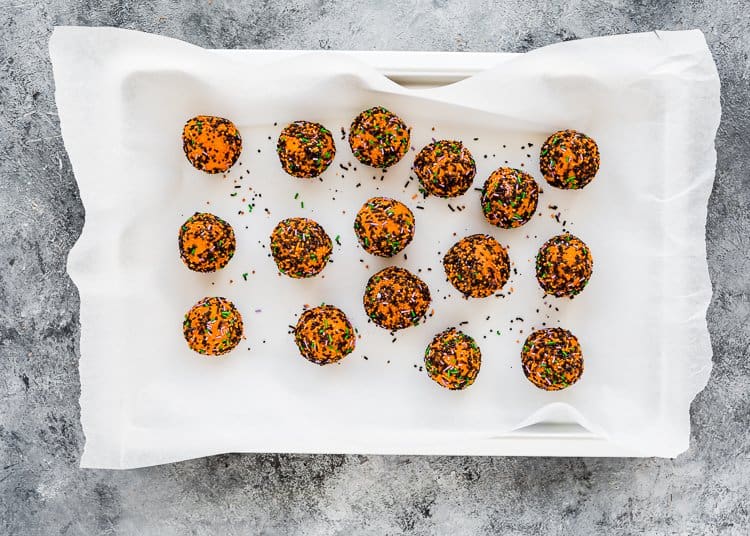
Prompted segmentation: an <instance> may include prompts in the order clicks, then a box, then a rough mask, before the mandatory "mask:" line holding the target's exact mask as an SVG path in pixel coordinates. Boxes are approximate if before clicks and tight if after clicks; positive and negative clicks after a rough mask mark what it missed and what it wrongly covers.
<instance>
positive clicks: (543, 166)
mask: <svg viewBox="0 0 750 536" xmlns="http://www.w3.org/2000/svg"><path fill="white" fill-rule="evenodd" d="M539 169H540V170H541V171H542V175H544V179H545V180H546V181H547V182H548V183H550V184H551V185H552V186H554V187H555V188H562V189H564V190H576V189H578V188H583V187H584V186H586V185H587V184H588V183H590V182H591V181H592V180H593V179H594V176H595V175H596V172H597V171H599V147H598V146H597V145H596V142H595V141H594V140H593V139H591V138H589V137H588V136H587V135H586V134H583V133H581V132H576V131H575V130H560V131H559V132H555V133H554V134H552V136H550V137H549V138H547V141H545V142H544V145H542V149H541V151H540V153H539Z"/></svg>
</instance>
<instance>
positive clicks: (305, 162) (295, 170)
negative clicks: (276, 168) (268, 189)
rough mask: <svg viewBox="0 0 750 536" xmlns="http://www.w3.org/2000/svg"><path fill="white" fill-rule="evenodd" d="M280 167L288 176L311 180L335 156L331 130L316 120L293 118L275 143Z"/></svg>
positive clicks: (321, 171) (325, 167)
mask: <svg viewBox="0 0 750 536" xmlns="http://www.w3.org/2000/svg"><path fill="white" fill-rule="evenodd" d="M276 153H277V154H278V155H279V161H280V162H281V167H282V168H284V171H286V172H287V173H288V174H289V175H292V176H293V177H299V178H303V179H312V178H314V177H317V176H319V175H320V174H321V173H323V172H324V171H325V170H326V169H328V166H329V165H331V162H333V158H334V156H336V145H335V144H334V142H333V136H332V135H331V131H330V130H328V129H327V128H325V127H324V126H323V125H321V124H319V123H311V122H309V121H295V122H294V123H290V124H288V125H287V126H286V127H284V130H282V131H281V134H280V135H279V141H278V142H277V144H276Z"/></svg>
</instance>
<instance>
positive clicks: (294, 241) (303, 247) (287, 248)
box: [271, 218, 333, 279]
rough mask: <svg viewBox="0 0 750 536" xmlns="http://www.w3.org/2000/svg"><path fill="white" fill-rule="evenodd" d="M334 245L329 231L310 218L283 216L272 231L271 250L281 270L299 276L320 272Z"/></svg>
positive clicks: (309, 275)
mask: <svg viewBox="0 0 750 536" xmlns="http://www.w3.org/2000/svg"><path fill="white" fill-rule="evenodd" d="M332 249H333V243H332V242H331V237H330V236H328V233H326V232H325V230H324V229H323V227H321V226H320V224H318V223H317V222H315V221H313V220H310V219H308V218H287V219H285V220H282V221H280V222H279V223H278V224H276V227H274V229H273V232H272V233H271V254H272V255H273V260H274V261H276V266H277V268H278V269H279V272H281V273H282V274H285V275H288V276H289V277H292V278H295V279H299V278H305V277H313V276H316V275H318V274H319V273H320V272H321V271H322V270H323V268H325V267H326V264H328V259H329V258H330V257H331V250H332Z"/></svg>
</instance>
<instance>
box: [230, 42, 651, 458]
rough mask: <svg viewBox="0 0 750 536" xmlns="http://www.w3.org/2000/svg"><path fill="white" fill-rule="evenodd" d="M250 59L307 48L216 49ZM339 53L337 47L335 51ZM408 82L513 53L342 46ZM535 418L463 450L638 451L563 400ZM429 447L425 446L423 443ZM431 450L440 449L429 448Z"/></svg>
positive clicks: (442, 80)
mask: <svg viewBox="0 0 750 536" xmlns="http://www.w3.org/2000/svg"><path fill="white" fill-rule="evenodd" d="M216 52H218V53H221V54H225V55H228V56H231V57H232V58H234V59H240V60H242V61H244V62H247V63H250V64H253V65H258V66H259V65H263V64H266V63H271V62H274V61H278V60H280V59H285V58H292V57H294V56H299V55H301V54H306V53H309V51H306V50H221V49H219V50H216ZM338 53H342V52H338ZM343 53H344V54H347V55H349V56H352V57H353V58H355V59H357V60H358V61H361V62H364V63H367V64H368V65H370V66H372V67H374V68H375V69H377V70H378V71H380V72H381V73H383V74H384V75H385V76H387V77H388V78H390V79H391V80H393V81H394V82H396V83H398V84H400V85H402V86H404V87H408V88H412V89H419V88H432V87H438V86H443V85H447V84H451V83H454V82H458V81H459V80H463V79H465V78H468V77H470V76H473V75H475V74H477V73H480V72H482V71H484V70H487V69H490V68H492V67H494V66H496V65H498V64H500V63H502V62H503V61H505V60H508V59H510V58H512V57H513V56H516V54H514V53H504V52H425V51H344V52H343ZM540 418H541V420H540V421H539V422H536V423H534V424H531V425H529V426H526V427H524V428H521V429H519V430H516V431H514V432H511V433H508V434H503V435H499V436H497V437H488V438H486V439H485V440H483V441H477V440H474V441H473V443H472V446H471V447H470V450H471V452H467V451H466V447H467V445H466V444H462V445H461V448H460V449H459V450H461V451H463V452H464V453H465V454H474V455H499V456H593V457H597V456H602V457H606V456H621V457H642V456H644V455H643V454H641V453H638V452H636V451H633V450H631V449H627V448H624V447H622V446H621V445H616V444H613V443H612V442H610V441H609V440H607V438H605V437H601V436H599V435H597V434H594V433H592V432H590V431H588V430H586V429H585V428H583V427H582V426H581V425H579V424H578V423H577V422H575V419H574V418H572V417H571V416H570V415H569V414H568V413H567V410H566V409H565V406H562V405H560V406H559V407H556V406H555V405H552V406H551V407H549V408H548V411H546V412H545V413H544V415H543V416H541V417H540ZM427 448H428V449H429V447H427ZM434 454H445V453H444V452H440V451H435V452H434Z"/></svg>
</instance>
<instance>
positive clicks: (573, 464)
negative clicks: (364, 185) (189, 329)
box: [0, 0, 750, 535]
mask: <svg viewBox="0 0 750 536" xmlns="http://www.w3.org/2000/svg"><path fill="white" fill-rule="evenodd" d="M145 4H146V2H136V1H133V0H121V1H119V2H111V1H102V2H98V1H94V0H71V1H66V0H50V1H48V2H35V1H33V0H2V1H1V2H0V214H2V225H0V246H1V247H0V533H2V534H40V535H42V534H43V535H50V534H58V533H60V534H109V533H118V534H134V533H145V534H211V533H218V534H235V533H237V534H250V533H258V534H305V535H313V534H377V535H381V534H403V533H408V534H434V533H453V534H478V535H482V534H495V533H497V534H557V533H559V534H634V533H638V534H640V533H646V534H747V533H748V530H749V527H750V491H749V489H750V488H749V487H748V484H749V483H750V459H749V458H750V434H749V433H748V428H749V427H750V361H749V360H748V353H749V350H750V336H749V334H748V322H749V321H750V299H749V296H750V278H749V277H748V268H750V261H749V260H748V249H750V157H749V156H748V155H749V154H750V112H748V107H749V106H750V91H749V89H750V59H749V58H748V54H749V53H750V16H749V15H748V13H747V7H748V6H747V2H746V1H745V0H725V1H714V2H708V1H706V2H702V1H700V0H665V1H660V0H639V1H636V0H609V1H605V2H597V1H594V0H572V1H564V0H534V1H532V0H510V1H506V2H503V5H502V6H498V7H493V6H491V5H490V4H489V3H485V4H484V5H479V4H476V5H474V4H472V6H473V7H467V5H466V4H468V2H459V1H454V2H451V1H447V0H434V1H432V2H426V1H419V2H414V3H412V2H402V1H396V0H390V1H388V2H377V3H373V5H376V4H377V5H380V6H381V7H366V6H363V5H362V4H363V2H359V1H356V0H345V1H341V2H330V1H325V0H320V1H306V2H300V3H293V2H291V1H290V0H280V1H278V2H260V1H255V2H249V1H248V2H241V1H239V0H236V1H232V2H227V3H226V4H223V3H222V2H220V1H218V0H215V1H213V2H211V1H210V0H205V1H199V2H180V3H179V4H181V5H177V4H178V3H176V2H175V3H174V4H175V5H173V3H172V2H168V1H167V0H158V1H156V2H153V3H149V4H150V6H146V5H145ZM55 24H80V25H112V26H121V27H125V28H134V29H139V30H145V31H149V32H155V33H160V34H164V35H168V36H172V37H177V38H180V39H184V40H187V41H190V42H192V43H196V44H198V45H202V46H206V47H227V48H232V47H236V48H246V47H265V48H332V49H409V50H412V49H413V50H416V49H428V50H433V49H434V50H477V51H485V50H487V51H494V50H506V51H525V50H529V49H531V48H535V47H538V46H541V45H546V44H549V43H553V42H556V41H560V40H564V39H574V38H579V37H589V36H596V35H606V34H613V33H622V32H632V31H642V30H652V29H689V28H696V27H697V28H700V29H702V30H703V32H704V33H705V34H706V37H707V39H708V42H709V45H710V47H711V49H712V51H713V53H714V55H715V58H716V61H717V64H718V67H719V72H720V74H721V79H722V103H723V110H724V115H723V120H722V123H721V127H720V129H719V135H718V140H717V148H718V153H719V164H718V173H717V178H716V184H715V187H714V191H713V195H712V197H711V202H710V214H709V219H708V230H707V238H708V256H709V265H710V269H711V277H712V279H713V283H714V290H715V294H714V297H713V301H712V303H711V307H710V310H709V314H708V320H709V327H710V330H711V336H712V338H713V345H714V353H715V357H714V360H715V366H714V371H713V375H712V377H711V380H710V383H709V385H708V387H707V388H706V390H705V391H704V392H703V393H702V394H701V395H700V396H698V398H697V399H696V401H695V403H694V404H693V409H692V423H693V437H692V442H691V445H692V446H691V448H690V450H689V451H688V452H687V453H686V454H684V455H682V456H680V457H679V458H678V459H676V460H673V461H672V460H661V459H658V460H648V459H646V460H629V459H600V460H586V459H529V458H494V459H493V458H454V457H395V456H394V457H380V456H278V455H259V456H251V455H226V456H216V457H213V458H209V459H202V460H195V461H190V462H184V463H178V464H174V465H168V466H163V467H155V468H149V469H142V470H132V471H124V472H114V471H93V470H80V469H78V460H79V457H80V454H81V449H82V445H83V435H82V432H81V428H80V424H79V407H78V395H79V384H78V373H77V361H78V351H79V350H78V338H79V323H78V294H77V292H76V289H75V287H74V285H73V284H72V283H71V281H70V279H69V278H68V277H67V275H66V272H65V260H66V255H67V252H68V251H69V249H70V247H71V246H72V245H73V243H74V242H75V240H76V238H77V237H78V235H79V233H80V231H81V226H82V224H83V219H84V211H83V208H82V206H81V202H80V198H79V195H78V190H77V187H76V184H75V181H74V178H73V174H72V172H71V169H70V164H69V162H68V159H67V156H66V153H65V149H64V148H63V144H62V140H61V139H60V132H59V126H58V119H57V115H56V109H55V103H54V99H53V89H52V88H53V85H52V73H51V69H50V64H49V59H48V56H47V40H48V38H49V35H50V31H51V29H52V26H53V25H55Z"/></svg>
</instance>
